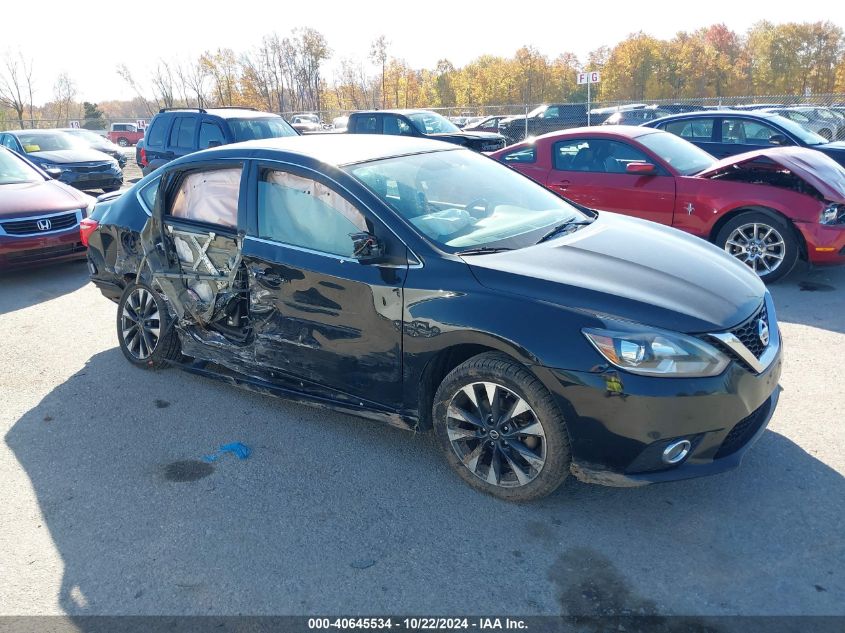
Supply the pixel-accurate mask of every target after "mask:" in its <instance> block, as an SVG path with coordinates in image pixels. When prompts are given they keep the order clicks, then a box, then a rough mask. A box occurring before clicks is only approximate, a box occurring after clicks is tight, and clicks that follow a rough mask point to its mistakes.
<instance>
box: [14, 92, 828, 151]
mask: <svg viewBox="0 0 845 633" xmlns="http://www.w3.org/2000/svg"><path fill="white" fill-rule="evenodd" d="M543 105H544V104H510V105H472V106H466V105H465V106H452V107H447V108H439V107H438V108H419V109H426V110H432V111H435V112H437V113H439V114H441V115H443V116H444V117H446V118H448V119H450V120H451V121H453V122H454V123H455V124H456V125H458V126H459V127H467V128H470V129H472V128H473V127H475V128H477V129H481V130H484V131H496V130H497V131H500V132H501V133H502V134H504V135H505V136H506V137H507V139H508V141H510V142H516V141H519V140H521V139H522V138H524V137H525V136H527V135H528V136H534V135H538V134H544V133H546V132H551V131H555V130H559V129H566V128H571V127H577V126H584V125H601V124H611V123H612V124H626V125H639V124H641V123H644V122H646V121H649V120H651V119H655V118H658V117H660V116H665V115H668V114H676V113H679V112H692V111H697V110H708V109H720V108H738V109H749V110H751V109H759V108H763V107H765V108H769V109H775V110H780V111H781V112H780V113H781V114H783V115H784V116H787V117H788V118H790V119H792V120H793V121H795V122H796V123H799V124H800V125H802V126H804V127H805V128H807V129H809V130H811V131H813V132H816V133H819V134H821V135H822V136H826V137H827V138H829V139H831V140H835V139H841V138H845V94H821V95H808V96H796V95H762V96H757V97H749V96H740V97H702V98H690V99H660V100H640V101H606V100H605V101H595V102H592V103H589V104H587V103H559V104H555V103H550V104H545V106H546V107H545V109H541V107H542V106H543ZM786 108H789V110H785V109H786ZM352 112H354V110H322V111H318V112H314V111H311V112H282V113H281V114H282V116H283V117H285V119H287V120H288V121H295V117H296V116H297V115H302V114H308V115H316V117H317V118H318V119H319V121H320V126H319V127H316V126H315V127H312V128H311V129H309V128H307V127H305V128H303V131H305V132H306V133H307V132H309V131H326V130H331V129H336V130H343V129H344V128H345V127H346V119H347V117H348V115H349V114H350V113H352ZM526 115H528V116H526ZM492 117H497V118H496V119H492ZM503 118H504V122H502V119H503ZM485 119H491V120H488V121H485ZM508 119H510V120H508ZM149 120H150V117H149V116H148V115H137V116H129V117H118V118H109V119H105V123H104V125H103V124H101V125H103V127H98V126H93V127H95V128H96V129H93V131H95V132H97V133H99V134H102V135H105V134H106V132H107V131H108V130H109V129H111V126H112V124H131V125H138V123H139V122H144V123H147V122H149ZM74 125H79V126H80V127H86V122H85V121H80V120H76V121H75V122H74V119H70V118H64V119H46V118H45V119H35V120H31V119H29V118H25V119H24V120H23V125H21V123H20V122H19V121H18V119H17V118H16V117H14V118H13V117H9V116H8V114H7V115H6V116H5V118H0V131H5V130H17V129H21V128H24V129H30V128H40V129H48V128H64V127H72V126H74ZM479 125H480V127H479ZM142 127H143V125H142ZM91 128H92V126H88V129H91Z"/></svg>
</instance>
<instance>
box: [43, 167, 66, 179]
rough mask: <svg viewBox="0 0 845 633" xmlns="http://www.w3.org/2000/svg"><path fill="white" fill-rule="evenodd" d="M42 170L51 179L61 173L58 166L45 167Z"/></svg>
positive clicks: (56, 177)
mask: <svg viewBox="0 0 845 633" xmlns="http://www.w3.org/2000/svg"><path fill="white" fill-rule="evenodd" d="M44 171H46V172H47V175H48V176H50V178H52V179H53V180H57V179H58V178H59V177H60V176H61V175H62V170H61V169H60V168H58V167H45V168H44Z"/></svg>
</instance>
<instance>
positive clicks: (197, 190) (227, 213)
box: [153, 167, 241, 228]
mask: <svg viewBox="0 0 845 633" xmlns="http://www.w3.org/2000/svg"><path fill="white" fill-rule="evenodd" d="M240 187H241V168H240V167H238V168H237V169H231V168H221V169H209V170H204V171H195V172H189V173H188V174H186V175H185V176H184V177H183V178H182V181H181V183H180V184H179V188H178V190H177V191H176V195H175V196H174V197H173V201H172V203H171V204H170V207H169V209H168V215H170V216H172V217H174V218H183V219H186V220H193V221H195V222H205V223H208V224H217V225H219V226H224V227H228V228H235V227H237V225H238V197H239V195H240ZM153 201H155V198H153Z"/></svg>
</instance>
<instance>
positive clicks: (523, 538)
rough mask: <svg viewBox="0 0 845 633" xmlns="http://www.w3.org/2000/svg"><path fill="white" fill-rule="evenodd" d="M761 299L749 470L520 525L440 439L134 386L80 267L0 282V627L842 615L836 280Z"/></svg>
mask: <svg viewBox="0 0 845 633" xmlns="http://www.w3.org/2000/svg"><path fill="white" fill-rule="evenodd" d="M131 166H134V156H133V157H132V158H130V167H131ZM135 177H137V175H134V176H133V175H129V174H128V175H127V181H129V180H131V179H132V178H135ZM772 290H773V293H774V295H775V300H776V304H777V307H778V310H779V318H780V320H781V326H782V330H783V333H784V339H785V345H786V354H787V357H786V366H785V372H784V375H783V382H782V384H783V386H784V389H785V391H784V393H783V395H782V397H781V403H780V408H779V409H778V411H777V413H776V415H775V417H774V419H773V420H772V423H771V425H770V427H769V430H768V431H767V432H766V433H765V435H764V436H763V437H762V438H761V440H760V441H759V443H758V444H757V445H756V446H755V447H754V449H753V450H752V451H751V452H750V453H749V454H748V456H747V458H746V460H745V462H744V463H743V465H742V467H741V468H740V469H739V470H736V471H734V472H731V473H727V474H724V475H719V476H716V477H712V478H707V479H700V480H692V481H684V482H678V483H670V484H662V485H657V486H650V487H646V488H641V489H611V488H601V487H596V486H587V485H584V484H581V483H578V482H577V481H574V480H572V479H571V478H570V480H569V481H567V483H566V485H564V486H563V487H562V488H561V489H560V490H559V491H558V492H557V493H556V494H555V495H554V496H552V497H550V498H548V499H546V500H544V501H542V502H540V503H536V504H533V505H528V506H517V505H509V504H506V503H503V502H499V501H496V500H494V499H492V498H488V497H486V496H483V495H480V494H478V493H475V492H473V491H472V490H470V489H469V488H468V487H467V486H465V485H463V484H462V483H461V482H460V481H459V480H458V478H457V477H456V476H454V475H452V474H451V473H450V472H449V471H448V470H447V468H446V466H445V463H444V461H443V460H442V459H441V457H440V455H439V454H438V452H437V450H436V447H435V445H434V442H433V441H432V438H431V437H430V436H427V435H422V436H420V435H413V434H411V433H407V432H403V431H399V430H396V429H393V428H389V427H385V426H381V425H378V424H375V423H371V422H367V421H364V420H360V419H357V418H352V417H348V416H344V415H339V414H334V413H328V412H325V411H321V410H318V409H314V408H309V407H306V406H301V405H295V404H291V403H289V402H286V401H284V400H280V399H274V398H270V397H265V396H260V395H256V394H253V393H249V392H246V391H243V390H240V389H237V388H234V387H230V386H227V385H224V384H222V383H218V382H216V381H211V380H207V379H203V378H200V377H197V376H193V375H191V374H188V373H185V372H180V371H178V370H165V371H161V372H146V371H141V370H137V369H135V368H133V367H131V366H130V365H129V364H128V363H127V362H126V361H125V360H124V359H123V357H122V355H121V353H120V351H119V349H118V347H117V343H116V339H115V332H114V329H115V323H114V322H115V305H114V304H113V303H111V302H109V301H108V300H106V299H105V298H103V297H102V296H101V295H100V293H99V291H97V290H96V289H95V288H94V287H93V286H91V285H90V284H88V283H87V273H86V270H85V266H84V265H83V264H81V263H80V264H71V265H62V266H54V267H49V268H44V269H40V270H36V271H30V272H22V273H16V274H11V275H6V276H5V277H0V394H2V398H0V399H2V407H0V437H2V440H3V441H2V442H0V482H2V485H0V495H2V497H0V615H11V614H61V613H68V614H162V613H164V614H300V615H301V614H340V615H344V614H347V615H348V614H359V613H361V614H367V613H397V612H401V613H414V614H421V615H423V614H444V615H450V614H456V613H475V614H521V615H535V614H561V613H562V614H588V615H595V614H598V615H601V614H608V613H610V614H613V613H620V612H623V611H626V610H631V611H633V612H635V613H640V612H641V613H661V614H664V613H665V614H684V615H689V616H705V615H719V614H839V615H845V565H843V562H845V539H843V525H845V503H843V500H845V479H843V474H845V450H843V448H845V429H844V428H843V421H844V420H845V395H843V389H842V386H841V380H842V369H841V368H842V359H843V356H845V354H843V353H845V316H843V315H845V293H844V291H845V269H837V270H820V271H811V272H807V271H799V272H797V273H794V274H793V275H792V276H791V277H790V279H788V280H787V281H785V282H784V283H781V284H778V285H776V286H774V287H773V288H772ZM234 441H240V442H243V443H245V444H247V445H248V446H250V447H251V448H252V450H253V453H252V455H251V456H250V457H249V459H246V460H243V461H239V460H237V459H235V458H234V457H233V456H228V457H226V458H223V459H221V460H220V461H218V462H216V463H215V464H213V465H212V466H209V468H208V472H206V473H202V472H198V473H194V474H195V475H196V476H198V478H197V479H195V480H193V481H173V480H172V479H173V475H174V468H175V467H174V466H173V464H174V463H175V462H178V461H180V460H198V459H201V458H202V456H203V455H206V454H208V453H211V452H213V451H214V450H215V449H216V448H217V447H218V446H219V445H221V444H225V443H228V442H234ZM176 474H179V473H176ZM183 474H184V473H183Z"/></svg>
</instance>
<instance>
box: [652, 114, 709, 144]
mask: <svg viewBox="0 0 845 633" xmlns="http://www.w3.org/2000/svg"><path fill="white" fill-rule="evenodd" d="M662 127H663V129H664V130H666V131H667V132H671V133H672V134H675V135H676V136H680V137H681V138H685V139H687V140H688V141H698V142H699V143H706V142H708V141H711V140H712V139H713V119H682V120H680V121H669V122H668V123H666V124H664V125H663V126H662Z"/></svg>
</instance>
